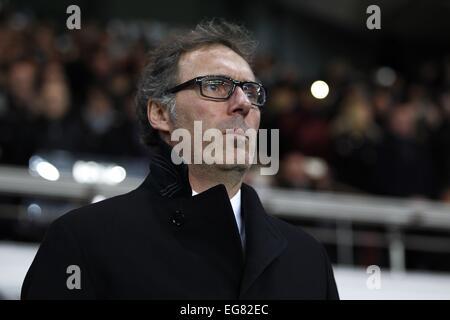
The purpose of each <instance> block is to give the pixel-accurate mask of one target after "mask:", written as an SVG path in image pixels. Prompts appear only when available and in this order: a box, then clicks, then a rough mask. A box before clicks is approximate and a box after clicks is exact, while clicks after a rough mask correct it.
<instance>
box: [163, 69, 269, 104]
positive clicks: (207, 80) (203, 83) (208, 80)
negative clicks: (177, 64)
mask: <svg viewBox="0 0 450 320" xmlns="http://www.w3.org/2000/svg"><path fill="white" fill-rule="evenodd" d="M193 85H198V86H199V87H200V94H201V95H202V96H204V97H206V98H210V99H214V100H218V101H223V100H227V99H229V98H230V97H231V95H232V94H233V93H234V90H235V89H236V87H240V88H241V89H242V91H244V93H245V95H246V96H247V98H248V100H249V101H250V103H251V104H253V105H255V106H257V107H262V106H263V105H264V103H266V98H267V91H266V89H265V88H264V87H263V85H262V84H260V83H258V82H253V81H238V80H235V79H232V78H229V77H225V76H214V75H209V76H201V77H196V78H194V79H191V80H189V81H186V82H183V83H181V84H179V85H177V86H175V87H173V88H171V89H169V90H167V91H166V93H176V92H178V91H181V90H184V89H187V88H189V87H191V86H193Z"/></svg>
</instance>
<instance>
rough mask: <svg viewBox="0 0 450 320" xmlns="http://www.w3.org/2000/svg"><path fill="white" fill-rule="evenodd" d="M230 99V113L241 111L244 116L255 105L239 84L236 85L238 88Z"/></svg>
mask: <svg viewBox="0 0 450 320" xmlns="http://www.w3.org/2000/svg"><path fill="white" fill-rule="evenodd" d="M229 101H230V106H229V109H228V112H229V113H230V114H233V113H239V114H241V115H242V116H244V117H245V116H246V115H247V114H248V112H249V111H250V109H251V108H252V106H253V105H252V104H251V102H250V100H249V99H248V97H247V95H246V94H245V92H244V91H243V90H242V88H241V87H238V86H236V89H235V90H234V92H233V94H232V95H231V97H230V100H229Z"/></svg>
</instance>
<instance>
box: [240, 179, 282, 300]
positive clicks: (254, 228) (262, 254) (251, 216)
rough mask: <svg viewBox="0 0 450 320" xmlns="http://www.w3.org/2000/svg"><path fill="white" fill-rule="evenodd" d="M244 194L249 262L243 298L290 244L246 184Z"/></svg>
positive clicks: (244, 216)
mask: <svg viewBox="0 0 450 320" xmlns="http://www.w3.org/2000/svg"><path fill="white" fill-rule="evenodd" d="M241 192H242V203H241V208H242V209H241V210H242V215H243V219H244V224H245V230H246V246H245V247H246V249H245V252H246V254H245V255H246V259H245V268H244V275H243V279H242V282H241V289H240V294H239V296H240V297H242V296H243V295H245V293H246V292H247V290H248V289H249V288H250V287H251V286H252V284H253V283H254V282H255V281H256V280H257V279H258V277H259V276H260V275H261V274H262V273H263V271H264V270H265V269H266V268H267V267H268V266H269V265H270V263H271V262H272V261H273V260H275V259H276V258H277V257H278V256H279V255H280V254H281V253H282V252H283V250H284V249H285V248H286V245H287V240H286V238H285V237H284V236H283V235H282V234H281V232H280V231H279V230H278V228H277V227H276V226H275V225H273V224H272V223H271V222H270V221H269V219H268V217H267V214H266V212H265V210H264V208H263V206H262V204H261V201H260V200H259V197H258V195H257V194H256V192H255V191H254V190H253V189H252V188H251V187H249V186H247V185H246V184H242V187H241Z"/></svg>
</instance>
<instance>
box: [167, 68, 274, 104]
mask: <svg viewBox="0 0 450 320" xmlns="http://www.w3.org/2000/svg"><path fill="white" fill-rule="evenodd" d="M205 78H219V79H224V80H228V81H231V82H232V84H233V87H232V88H231V90H230V92H229V93H228V96H227V97H224V98H218V97H209V96H206V95H205V94H204V93H203V89H202V81H203V79H205ZM248 83H251V84H257V85H258V86H260V87H261V89H262V90H263V91H264V102H263V103H262V104H256V103H252V102H251V101H250V100H249V101H250V103H251V104H252V105H254V106H257V107H259V108H261V107H263V106H264V104H265V103H266V101H267V89H266V88H265V87H264V86H263V84H262V83H259V82H256V81H239V80H235V79H233V78H230V77H227V76H224V75H206V76H199V77H195V78H193V79H191V80H188V81H185V82H183V83H180V84H178V85H176V86H174V87H172V88H170V89H168V90H166V91H165V93H166V94H168V93H172V94H173V93H177V92H179V91H181V90H185V89H187V88H189V87H191V86H192V85H198V86H199V88H200V94H201V95H202V96H203V97H205V98H209V99H214V100H217V101H226V100H228V99H230V97H231V96H232V95H233V93H234V91H235V90H236V87H240V88H241V89H242V91H244V88H243V86H244V85H246V84H248ZM244 92H245V91H244Z"/></svg>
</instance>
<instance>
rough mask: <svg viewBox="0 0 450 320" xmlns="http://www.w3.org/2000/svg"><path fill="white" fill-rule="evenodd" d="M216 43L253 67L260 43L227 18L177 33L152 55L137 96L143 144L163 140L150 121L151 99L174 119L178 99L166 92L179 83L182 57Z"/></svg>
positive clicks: (151, 144)
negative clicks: (148, 116)
mask: <svg viewBox="0 0 450 320" xmlns="http://www.w3.org/2000/svg"><path fill="white" fill-rule="evenodd" d="M215 44H221V45H224V46H226V47H229V48H230V49H232V50H233V51H235V52H236V53H237V54H239V55H240V56H241V57H242V58H243V59H244V60H246V61H247V63H249V65H252V62H253V58H254V54H255V50H256V41H255V40H254V39H253V37H252V35H251V34H250V32H249V31H248V30H247V29H246V28H245V27H243V26H240V25H237V24H234V23H230V22H227V21H225V20H223V19H212V20H207V21H203V22H201V23H199V24H198V25H197V26H196V27H195V28H194V29H193V30H188V31H184V32H181V33H180V32H177V34H174V35H171V36H169V37H168V38H167V39H165V40H164V41H163V42H162V43H161V44H160V45H159V46H158V47H157V48H155V49H154V50H152V51H151V52H150V53H149V60H148V63H147V65H146V66H145V68H144V70H143V72H142V75H141V78H140V81H139V84H138V88H137V93H136V112H137V119H138V121H139V125H140V132H141V141H142V142H143V143H144V144H145V145H147V146H153V145H156V144H157V143H158V140H159V139H160V136H159V133H158V130H155V129H153V127H152V126H151V125H150V123H149V121H148V119H147V104H148V102H149V100H152V101H155V102H157V103H160V104H161V105H162V106H163V107H164V108H167V109H168V111H169V114H170V115H171V117H172V119H173V118H174V117H175V96H174V95H173V94H166V93H165V92H166V90H168V89H169V88H171V87H173V86H175V85H176V84H178V83H177V82H178V77H177V76H178V62H179V60H180V56H181V55H182V54H184V53H187V52H191V51H194V50H197V49H200V48H202V47H205V46H209V45H215Z"/></svg>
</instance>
